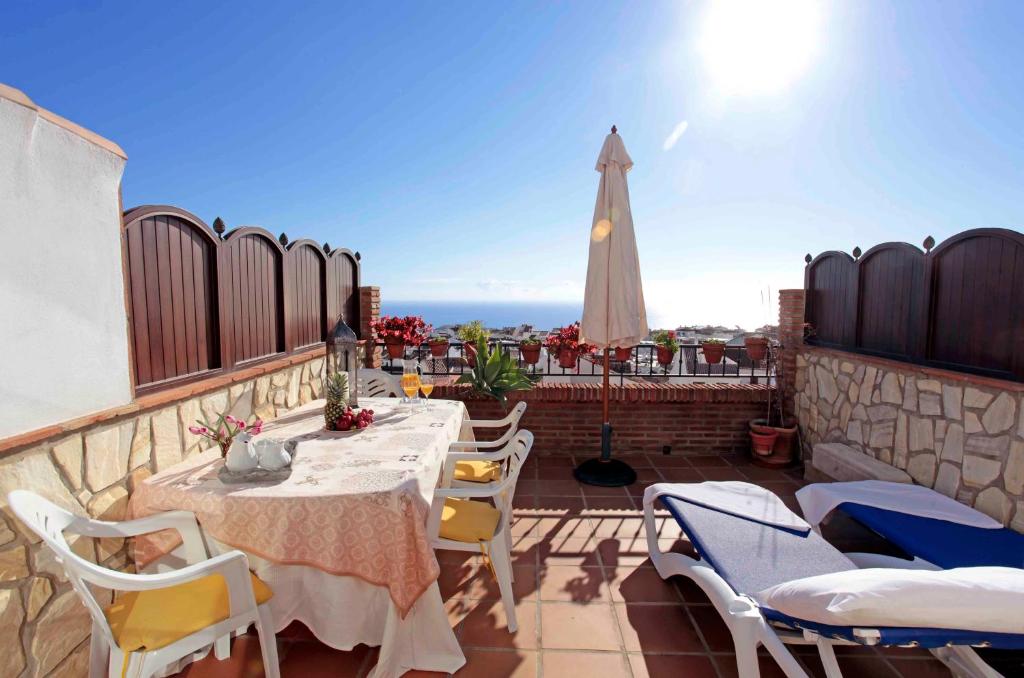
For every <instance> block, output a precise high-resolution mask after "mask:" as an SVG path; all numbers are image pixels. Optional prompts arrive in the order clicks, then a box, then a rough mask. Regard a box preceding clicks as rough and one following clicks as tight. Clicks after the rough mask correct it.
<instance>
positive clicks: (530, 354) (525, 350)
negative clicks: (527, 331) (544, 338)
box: [519, 334, 540, 365]
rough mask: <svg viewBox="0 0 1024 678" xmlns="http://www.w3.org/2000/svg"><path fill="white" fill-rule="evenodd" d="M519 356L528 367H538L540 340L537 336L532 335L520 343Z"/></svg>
mask: <svg viewBox="0 0 1024 678" xmlns="http://www.w3.org/2000/svg"><path fill="white" fill-rule="evenodd" d="M519 355H521V356H522V357H523V362H524V363H526V364H527V365H536V364H537V361H539V360H540V339H538V338H537V335H535V334H531V335H530V336H529V337H527V338H526V339H523V340H522V341H520V342H519Z"/></svg>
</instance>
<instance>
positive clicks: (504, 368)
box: [455, 337, 539, 408]
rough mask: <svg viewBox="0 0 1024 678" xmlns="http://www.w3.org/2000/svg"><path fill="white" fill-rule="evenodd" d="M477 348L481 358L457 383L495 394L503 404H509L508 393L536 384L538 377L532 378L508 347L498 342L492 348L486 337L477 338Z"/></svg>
mask: <svg viewBox="0 0 1024 678" xmlns="http://www.w3.org/2000/svg"><path fill="white" fill-rule="evenodd" d="M475 348H476V355H477V357H478V358H479V359H478V360H477V361H476V365H474V366H473V369H472V370H471V371H469V372H466V373H465V374H463V375H462V376H461V377H459V380H458V381H457V382H455V383H457V384H469V385H471V386H472V387H473V391H474V392H476V393H479V394H480V395H484V396H487V397H488V398H494V399H495V400H497V401H498V402H499V403H501V406H502V408H504V407H505V406H506V405H507V404H508V397H507V396H506V394H507V393H509V392H511V391H528V390H530V389H531V388H533V385H534V383H535V379H531V378H530V376H529V375H527V374H526V372H524V371H523V370H522V369H521V368H520V367H519V366H518V365H516V363H515V361H514V360H513V359H512V355H511V354H510V353H509V352H508V351H502V350H501V349H500V348H499V347H497V346H495V347H494V349H493V350H492V349H489V348H488V347H487V339H486V338H485V337H480V338H478V339H477V342H476V346H475ZM537 378H539V377H537Z"/></svg>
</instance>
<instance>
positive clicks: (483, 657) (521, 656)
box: [406, 649, 539, 678]
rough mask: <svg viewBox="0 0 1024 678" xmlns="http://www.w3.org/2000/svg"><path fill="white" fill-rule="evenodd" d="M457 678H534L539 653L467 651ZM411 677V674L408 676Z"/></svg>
mask: <svg viewBox="0 0 1024 678" xmlns="http://www.w3.org/2000/svg"><path fill="white" fill-rule="evenodd" d="M465 653H466V665H465V666H463V667H462V668H461V669H459V671H458V672H457V673H456V674H455V676H456V678H534V677H535V676H537V675H538V674H537V662H538V660H539V653H538V652H535V651H533V650H515V651H508V650H484V649H472V650H466V652H465ZM406 675H409V674H406Z"/></svg>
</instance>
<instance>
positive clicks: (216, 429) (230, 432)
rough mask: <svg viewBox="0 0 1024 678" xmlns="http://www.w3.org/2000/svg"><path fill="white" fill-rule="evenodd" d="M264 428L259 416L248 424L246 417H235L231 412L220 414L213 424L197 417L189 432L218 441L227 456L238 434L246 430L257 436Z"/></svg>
mask: <svg viewBox="0 0 1024 678" xmlns="http://www.w3.org/2000/svg"><path fill="white" fill-rule="evenodd" d="M262 430H263V421H262V420H260V419H259V418H257V419H254V420H253V422H252V423H251V424H247V423H246V422H245V420H244V419H239V418H237V417H233V416H231V415H230V414H218V415H217V420H216V421H215V422H214V423H212V424H211V423H210V422H208V421H206V420H205V419H196V423H195V425H193V426H189V427H188V431H189V433H191V434H193V435H197V436H202V437H204V438H209V439H210V440H212V441H213V442H215V443H217V446H218V447H220V456H222V457H226V456H227V454H228V448H230V447H231V442H232V441H233V440H234V439H235V436H236V435H238V434H239V433H242V432H245V433H248V434H249V435H251V436H255V435H259V433H260V431H262Z"/></svg>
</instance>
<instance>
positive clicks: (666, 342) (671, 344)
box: [654, 330, 679, 367]
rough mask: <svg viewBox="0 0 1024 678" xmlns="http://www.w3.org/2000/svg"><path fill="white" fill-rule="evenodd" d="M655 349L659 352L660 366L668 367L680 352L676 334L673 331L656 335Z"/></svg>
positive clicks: (663, 331)
mask: <svg viewBox="0 0 1024 678" xmlns="http://www.w3.org/2000/svg"><path fill="white" fill-rule="evenodd" d="M654 347H655V349H656V350H657V352H658V364H659V365H661V366H662V367H668V366H669V365H671V364H672V358H674V357H675V355H676V351H678V350H679V342H678V341H676V333H675V332H673V331H672V330H660V331H658V332H655V333H654Z"/></svg>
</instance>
